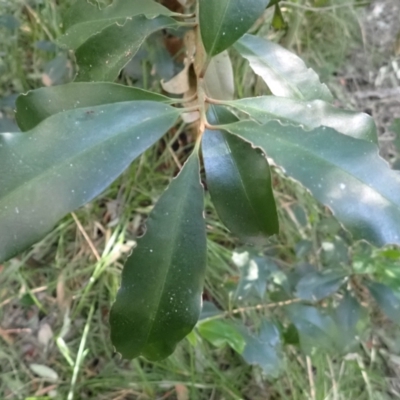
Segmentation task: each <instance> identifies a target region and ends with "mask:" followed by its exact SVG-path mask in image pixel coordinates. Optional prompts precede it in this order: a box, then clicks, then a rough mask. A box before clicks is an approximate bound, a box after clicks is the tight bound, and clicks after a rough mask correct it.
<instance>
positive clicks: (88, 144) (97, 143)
mask: <svg viewBox="0 0 400 400" xmlns="http://www.w3.org/2000/svg"><path fill="white" fill-rule="evenodd" d="M178 116H179V110H177V109H176V108H173V107H170V106H168V105H165V104H162V103H156V102H127V103H117V104H109V105H104V106H97V107H91V108H82V109H77V110H70V111H66V112H63V113H60V114H57V115H54V116H52V117H50V118H48V119H46V120H45V121H43V122H42V123H41V124H39V125H38V126H37V127H36V128H34V129H32V130H31V131H28V132H25V133H2V134H0V176H1V177H2V180H1V186H0V261H1V260H6V259H8V258H10V257H12V256H13V255H15V254H17V253H18V252H20V251H22V250H24V249H25V248H27V247H28V246H30V245H32V244H33V243H35V242H36V241H38V240H39V239H41V238H42V237H43V236H44V235H45V234H46V233H48V232H49V231H50V230H51V229H52V228H53V226H54V224H55V223H56V222H57V221H58V220H59V219H60V218H62V217H63V216H64V215H66V214H67V213H69V212H71V211H73V210H75V209H76V208H78V207H80V206H82V205H84V204H85V203H87V202H88V201H90V200H92V199H93V198H94V197H96V196H97V195H99V194H100V193H101V192H102V191H103V190H104V189H106V188H107V186H109V185H110V184H111V183H112V182H113V181H114V180H115V179H116V178H117V177H118V176H119V175H120V174H121V173H122V172H123V171H124V170H125V169H126V168H127V167H128V166H129V164H130V163H131V162H132V161H133V160H134V159H135V158H136V157H138V156H139V155H140V154H142V153H143V152H144V151H145V150H146V149H148V148H149V147H150V146H151V145H153V144H154V143H155V142H156V141H157V140H159V139H160V138H161V137H162V136H163V135H164V133H165V132H166V131H168V129H169V128H171V127H172V126H173V125H174V123H175V122H176V120H177V118H178Z"/></svg>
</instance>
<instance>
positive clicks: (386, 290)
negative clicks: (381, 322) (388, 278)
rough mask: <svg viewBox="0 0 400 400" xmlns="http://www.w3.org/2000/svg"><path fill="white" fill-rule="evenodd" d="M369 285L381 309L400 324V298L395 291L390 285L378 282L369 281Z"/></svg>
mask: <svg viewBox="0 0 400 400" xmlns="http://www.w3.org/2000/svg"><path fill="white" fill-rule="evenodd" d="M367 287H368V290H369V292H370V293H371V295H372V297H373V298H374V299H375V301H376V303H377V304H378V306H379V307H380V308H381V310H382V311H383V312H384V313H385V314H386V315H387V316H388V317H389V318H390V319H391V320H392V321H393V322H394V323H395V324H400V299H399V297H398V296H397V295H396V294H395V292H394V291H393V290H392V289H391V288H390V287H389V286H386V285H383V284H382V283H378V282H369V283H367Z"/></svg>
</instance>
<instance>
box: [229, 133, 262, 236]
mask: <svg viewBox="0 0 400 400" xmlns="http://www.w3.org/2000/svg"><path fill="white" fill-rule="evenodd" d="M223 138H224V142H225V144H226V146H227V147H228V149H229V152H230V154H232V157H231V163H232V165H233V166H234V168H235V170H236V171H237V173H238V175H239V182H240V184H241V186H242V188H243V191H244V194H245V198H246V200H247V202H248V203H249V205H250V209H251V211H252V214H253V217H255V220H256V221H257V226H258V228H259V229H260V232H263V231H264V229H263V227H262V225H261V228H260V224H259V222H258V221H259V218H257V216H258V213H257V211H256V209H255V208H254V206H253V203H252V201H251V200H250V198H249V196H248V194H247V187H246V185H245V183H244V180H243V177H242V174H241V170H240V169H239V167H238V165H237V163H236V161H234V156H233V153H232V151H231V147H230V146H229V143H228V141H227V139H226V137H225V135H223ZM246 144H247V143H246V142H243V143H242V145H246ZM265 161H266V160H265ZM266 162H267V161H266Z"/></svg>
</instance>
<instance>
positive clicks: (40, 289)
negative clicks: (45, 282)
mask: <svg viewBox="0 0 400 400" xmlns="http://www.w3.org/2000/svg"><path fill="white" fill-rule="evenodd" d="M45 290H47V286H40V287H38V288H35V289H32V290H31V291H30V292H31V293H39V292H44V291H45ZM14 298H15V296H13V297H9V298H8V299H5V300H4V301H3V302H1V303H0V307H3V306H5V305H6V304H8V303H9V302H10V301H12V300H13V299H14Z"/></svg>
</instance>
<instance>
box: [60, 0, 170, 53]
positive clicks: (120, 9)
mask: <svg viewBox="0 0 400 400" xmlns="http://www.w3.org/2000/svg"><path fill="white" fill-rule="evenodd" d="M140 14H142V15H145V16H146V17H147V18H154V17H157V16H159V15H165V16H173V15H175V13H173V12H172V11H170V10H168V9H167V8H165V7H164V6H162V5H161V4H159V3H156V2H155V1H153V0H129V1H126V0H114V2H113V3H112V4H111V5H110V6H108V7H105V8H103V9H101V10H100V9H99V7H98V6H95V5H93V4H90V3H88V2H87V1H86V0H77V1H76V2H75V3H74V4H73V5H72V7H71V8H70V9H69V10H68V12H67V13H66V15H65V17H64V21H63V22H64V28H66V32H65V34H64V35H63V36H61V38H59V39H58V42H59V43H60V44H61V45H65V46H68V47H69V48H71V49H76V48H78V47H79V46H81V45H82V44H83V43H85V42H86V40H87V39H89V38H90V37H91V36H93V35H94V34H96V33H99V32H101V31H102V30H103V29H105V28H107V27H108V26H110V25H113V24H115V23H118V24H119V25H123V24H124V22H125V21H126V19H127V18H132V17H135V16H137V15H140Z"/></svg>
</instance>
